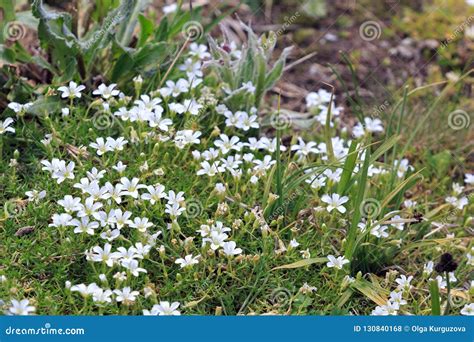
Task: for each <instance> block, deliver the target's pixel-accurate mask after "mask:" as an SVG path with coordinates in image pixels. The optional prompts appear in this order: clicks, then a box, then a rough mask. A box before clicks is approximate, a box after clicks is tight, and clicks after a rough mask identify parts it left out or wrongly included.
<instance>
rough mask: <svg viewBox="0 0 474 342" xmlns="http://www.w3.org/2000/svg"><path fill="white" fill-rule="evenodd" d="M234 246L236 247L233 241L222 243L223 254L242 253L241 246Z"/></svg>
mask: <svg viewBox="0 0 474 342" xmlns="http://www.w3.org/2000/svg"><path fill="white" fill-rule="evenodd" d="M235 247H236V244H235V242H234V241H228V242H224V244H223V245H222V249H223V250H224V254H225V255H228V256H234V255H238V254H240V253H242V249H241V248H235Z"/></svg>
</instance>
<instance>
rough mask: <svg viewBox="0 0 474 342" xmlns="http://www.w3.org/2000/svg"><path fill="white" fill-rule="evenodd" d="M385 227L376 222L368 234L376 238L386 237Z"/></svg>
mask: <svg viewBox="0 0 474 342" xmlns="http://www.w3.org/2000/svg"><path fill="white" fill-rule="evenodd" d="M387 229H388V227H387V226H381V225H379V224H377V225H375V226H373V227H372V228H371V229H370V234H372V235H373V236H375V237H378V238H386V237H388V232H387Z"/></svg>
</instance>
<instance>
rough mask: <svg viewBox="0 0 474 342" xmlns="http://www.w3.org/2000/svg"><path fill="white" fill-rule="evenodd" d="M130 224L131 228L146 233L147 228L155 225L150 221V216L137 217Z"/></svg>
mask: <svg viewBox="0 0 474 342" xmlns="http://www.w3.org/2000/svg"><path fill="white" fill-rule="evenodd" d="M128 225H129V226H130V228H136V229H137V230H138V231H139V232H142V233H145V232H146V230H147V229H148V228H150V227H153V223H151V222H148V218H146V217H143V218H140V217H135V218H134V219H133V222H129V223H128Z"/></svg>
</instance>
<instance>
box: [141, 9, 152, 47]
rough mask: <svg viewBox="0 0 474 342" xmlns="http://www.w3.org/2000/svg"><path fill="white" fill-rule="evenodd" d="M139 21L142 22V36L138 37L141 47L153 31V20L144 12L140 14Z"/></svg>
mask: <svg viewBox="0 0 474 342" xmlns="http://www.w3.org/2000/svg"><path fill="white" fill-rule="evenodd" d="M138 21H139V22H140V38H139V39H138V44H137V46H138V47H141V46H143V44H145V42H146V41H147V39H148V38H149V37H150V36H151V34H152V33H153V22H152V21H151V20H149V19H147V18H146V17H145V16H144V15H143V14H140V15H139V16H138Z"/></svg>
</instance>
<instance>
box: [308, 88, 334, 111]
mask: <svg viewBox="0 0 474 342" xmlns="http://www.w3.org/2000/svg"><path fill="white" fill-rule="evenodd" d="M330 101H331V93H330V92H328V91H326V90H325V89H319V90H318V92H317V93H316V92H311V93H309V94H308V95H306V106H307V107H308V108H320V107H321V106H323V105H326V104H328V103H329V102H330Z"/></svg>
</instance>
